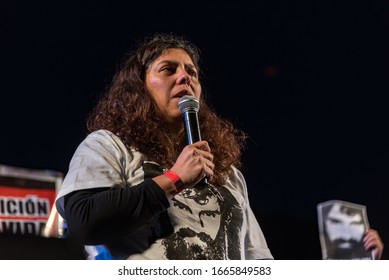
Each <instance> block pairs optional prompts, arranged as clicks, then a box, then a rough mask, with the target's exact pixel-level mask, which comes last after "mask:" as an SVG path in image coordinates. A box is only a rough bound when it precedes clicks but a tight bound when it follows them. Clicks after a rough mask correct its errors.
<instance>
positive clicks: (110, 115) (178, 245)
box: [56, 34, 273, 259]
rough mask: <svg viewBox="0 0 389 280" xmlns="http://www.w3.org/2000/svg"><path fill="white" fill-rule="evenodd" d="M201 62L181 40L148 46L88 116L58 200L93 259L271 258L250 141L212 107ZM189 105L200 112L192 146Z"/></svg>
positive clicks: (163, 37) (159, 38)
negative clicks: (252, 189)
mask: <svg viewBox="0 0 389 280" xmlns="http://www.w3.org/2000/svg"><path fill="white" fill-rule="evenodd" d="M199 59H200V56H199V50H198V49H197V47H196V46H194V45H193V44H192V43H190V42H188V41H186V40H185V39H183V38H181V37H178V36H175V35H172V34H157V35H155V36H153V37H151V38H148V39H147V40H145V41H144V42H142V43H141V44H140V45H139V46H138V48H137V49H136V50H135V51H134V52H132V53H131V54H130V55H129V56H128V57H127V59H126V60H125V61H124V62H123V64H122V65H121V67H120V69H119V70H118V72H117V73H116V75H115V76H114V78H113V81H112V83H111V85H110V87H109V88H108V90H107V92H106V94H105V96H104V97H103V98H102V99H101V100H100V101H99V103H98V104H97V106H96V107H95V109H94V110H93V112H92V114H91V115H90V118H89V120H88V123H87V126H88V130H89V132H90V134H89V135H88V136H87V137H86V138H85V139H84V141H83V142H82V143H81V144H80V146H79V147H78V148H77V150H76V152H75V154H74V156H73V158H72V160H71V162H70V166H69V171H68V173H67V175H66V177H65V179H64V182H63V185H62V188H61V190H60V192H59V194H58V197H57V201H56V205H57V208H58V211H59V213H60V214H61V215H62V216H63V218H64V219H65V220H66V222H67V226H68V230H69V234H70V235H72V236H74V237H76V238H77V239H79V240H80V242H82V243H83V244H85V245H91V246H89V247H87V249H88V252H89V253H90V258H107V257H108V258H111V257H112V258H115V259H126V258H129V259H272V258H273V257H272V255H271V253H270V250H269V249H268V247H267V244H266V240H265V238H264V236H263V234H262V231H261V229H260V227H259V225H258V222H257V220H256V219H255V216H254V214H253V212H252V210H251V208H250V205H249V199H248V194H247V188H246V183H245V180H244V177H243V175H242V173H241V172H240V171H239V170H238V168H239V167H240V160H241V151H242V148H243V145H244V140H245V134H244V133H243V132H241V131H239V130H238V129H236V128H234V126H233V125H232V124H231V123H230V122H228V121H226V120H223V119H222V118H220V117H218V116H217V115H216V114H215V113H214V112H213V111H212V110H211V109H210V108H209V107H208V106H207V104H206V103H205V100H204V98H203V96H202V88H201V83H200V80H199V73H200V68H199ZM183 96H192V97H194V98H195V100H198V101H199V103H200V110H199V112H198V119H199V124H200V131H201V135H202V139H205V140H203V141H198V142H195V143H193V144H190V145H188V143H187V140H186V137H185V127H184V122H183V117H182V113H181V112H180V110H179V109H178V101H179V100H180V98H181V97H183ZM205 178H206V183H205V181H204V179H205ZM101 249H103V250H101Z"/></svg>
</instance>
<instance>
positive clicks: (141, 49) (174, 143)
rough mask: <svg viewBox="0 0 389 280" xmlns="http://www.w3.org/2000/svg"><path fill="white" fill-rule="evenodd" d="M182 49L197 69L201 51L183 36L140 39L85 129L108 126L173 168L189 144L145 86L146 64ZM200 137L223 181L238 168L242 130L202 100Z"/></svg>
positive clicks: (216, 181) (131, 144) (215, 179)
mask: <svg viewBox="0 0 389 280" xmlns="http://www.w3.org/2000/svg"><path fill="white" fill-rule="evenodd" d="M171 48H178V49H183V50H184V51H186V52H187V53H188V55H189V56H190V58H191V59H192V61H193V63H194V66H195V67H196V69H197V71H198V72H199V73H200V67H199V61H200V50H199V49H198V48H197V47H196V46H195V45H194V44H192V43H191V42H189V41H188V40H186V39H184V38H183V37H181V36H178V35H175V34H172V33H169V34H156V35H153V36H151V37H148V38H146V39H145V40H143V41H142V42H140V43H139V45H138V47H137V48H136V50H135V51H132V52H130V53H129V54H128V55H127V56H126V57H125V59H124V60H123V61H122V63H121V64H120V66H119V69H118V70H117V72H116V74H115V75H114V77H113V79H112V82H111V84H110V85H109V87H108V88H107V90H106V92H105V93H104V96H103V97H102V98H101V99H100V100H99V102H98V103H97V105H96V106H95V107H94V109H93V110H92V112H91V114H90V116H89V118H88V120H87V129H88V131H89V132H92V131H95V130H99V129H106V130H109V131H111V132H113V133H115V134H117V135H118V136H119V137H120V138H121V139H122V140H123V142H124V143H126V145H127V146H128V147H132V148H135V149H136V150H138V151H139V152H141V153H143V154H144V155H146V157H147V159H148V160H152V161H155V162H157V163H159V164H161V165H162V166H164V167H166V168H171V167H172V166H173V164H174V162H175V160H176V159H177V157H178V155H179V153H180V152H181V150H182V149H183V147H184V146H185V145H186V144H187V143H186V137H185V135H183V134H184V133H185V132H184V130H182V132H181V133H180V134H179V135H177V133H176V132H175V131H173V130H172V128H171V127H170V126H169V124H168V123H167V122H166V121H165V119H164V116H163V115H161V113H160V112H159V110H158V108H157V106H156V104H155V103H154V101H153V99H152V98H151V96H150V94H149V93H148V91H147V89H146V86H145V73H146V70H147V69H148V67H149V66H150V64H151V63H152V62H153V61H154V60H155V59H156V58H157V57H159V56H160V55H161V54H162V52H163V51H164V50H166V49H171ZM198 118H199V123H200V130H201V135H202V139H204V140H207V141H208V143H209V146H210V148H211V150H212V153H213V155H214V164H215V169H214V177H213V179H212V183H213V184H215V185H222V184H223V183H224V182H225V181H226V180H227V179H228V178H229V177H230V176H231V175H232V169H231V166H232V165H233V166H235V167H237V168H239V167H241V154H242V149H243V147H244V143H245V140H246V134H245V133H244V132H243V131H241V130H239V129H237V128H235V126H234V125H233V124H232V123H231V122H230V121H227V120H226V119H223V118H221V117H219V116H217V114H216V113H215V112H213V111H212V110H211V109H210V107H209V106H208V105H207V104H206V102H205V98H201V100H200V110H199V112H198Z"/></svg>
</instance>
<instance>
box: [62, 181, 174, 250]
mask: <svg viewBox="0 0 389 280" xmlns="http://www.w3.org/2000/svg"><path fill="white" fill-rule="evenodd" d="M168 207H169V201H168V199H167V198H166V196H165V193H164V191H163V190H162V189H161V188H160V187H159V186H158V185H157V184H156V183H155V182H154V181H153V180H152V179H146V180H145V181H144V182H142V183H141V184H139V185H136V186H132V187H126V188H97V189H85V190H79V191H75V192H72V193H70V194H68V195H66V196H65V215H66V223H67V226H68V231H69V234H70V235H71V236H73V237H75V238H77V239H78V240H79V241H80V242H81V243H83V244H102V243H106V242H109V241H110V240H111V239H112V238H115V236H118V235H120V233H122V232H130V231H132V230H135V229H137V228H138V227H139V226H141V225H142V224H145V223H148V222H149V221H150V220H152V219H153V218H155V217H156V216H158V215H160V214H161V213H162V212H163V211H165V210H166V209H167V208H168Z"/></svg>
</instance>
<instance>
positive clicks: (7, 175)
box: [0, 165, 63, 236]
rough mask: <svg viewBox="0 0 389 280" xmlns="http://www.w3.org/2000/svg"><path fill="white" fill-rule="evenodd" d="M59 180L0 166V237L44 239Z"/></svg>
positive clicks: (59, 177)
mask: <svg viewBox="0 0 389 280" xmlns="http://www.w3.org/2000/svg"><path fill="white" fill-rule="evenodd" d="M62 178H63V175H62V173H60V172H56V171H52V170H35V169H27V168H19V167H12V166H6V165H0V233H7V234H22V235H36V236H38V235H44V230H45V227H46V226H47V222H48V220H49V218H50V216H51V212H52V210H53V209H54V210H55V207H53V205H54V201H55V197H56V194H57V190H58V189H59V187H60V185H61V183H62ZM55 226H56V227H57V226H59V225H58V223H56V224H55ZM56 231H57V232H58V230H57V229H56Z"/></svg>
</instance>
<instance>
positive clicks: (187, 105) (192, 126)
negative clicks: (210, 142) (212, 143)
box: [178, 95, 201, 144]
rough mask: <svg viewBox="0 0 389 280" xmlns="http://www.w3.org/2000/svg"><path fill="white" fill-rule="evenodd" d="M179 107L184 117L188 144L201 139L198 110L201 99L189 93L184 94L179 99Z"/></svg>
mask: <svg viewBox="0 0 389 280" xmlns="http://www.w3.org/2000/svg"><path fill="white" fill-rule="evenodd" d="M178 109H179V110H180V111H181V113H182V115H183V117H184V124H185V133H186V137H187V140H188V144H193V143H195V142H197V141H200V140H201V134H200V126H199V119H198V116H197V112H198V111H199V109H200V103H199V101H198V100H197V99H196V98H195V97H193V96H189V95H184V96H183V97H181V98H180V100H179V101H178Z"/></svg>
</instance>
